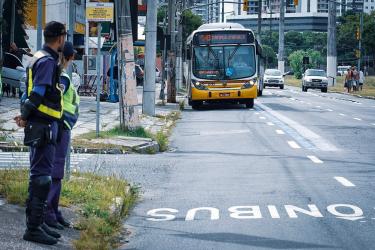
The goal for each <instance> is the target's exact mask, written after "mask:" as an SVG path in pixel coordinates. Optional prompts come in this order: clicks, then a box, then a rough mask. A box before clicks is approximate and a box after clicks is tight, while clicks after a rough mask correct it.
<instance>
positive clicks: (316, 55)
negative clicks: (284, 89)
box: [288, 49, 324, 79]
mask: <svg viewBox="0 0 375 250" xmlns="http://www.w3.org/2000/svg"><path fill="white" fill-rule="evenodd" d="M305 56H307V57H309V64H307V65H303V64H302V62H303V57H305ZM288 60H289V63H290V67H291V68H292V69H293V72H294V76H295V77H296V78H297V79H301V78H302V74H303V71H304V70H305V69H308V68H319V67H320V65H321V64H322V62H323V61H324V60H323V57H322V54H321V53H320V52H319V51H317V50H313V49H309V50H297V51H294V52H293V53H291V54H290V55H289V57H288Z"/></svg>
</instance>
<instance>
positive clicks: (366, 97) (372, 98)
mask: <svg viewBox="0 0 375 250" xmlns="http://www.w3.org/2000/svg"><path fill="white" fill-rule="evenodd" d="M328 92H330V93H335V94H342V95H347V96H354V97H358V98H364V99H370V100H375V97H373V96H362V95H357V94H349V93H345V92H339V91H333V90H331V91H330V90H328Z"/></svg>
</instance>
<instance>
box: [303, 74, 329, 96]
mask: <svg viewBox="0 0 375 250" xmlns="http://www.w3.org/2000/svg"><path fill="white" fill-rule="evenodd" d="M308 89H320V90H321V91H322V92H327V89H328V78H327V74H326V72H325V71H324V70H322V69H308V70H306V71H305V73H304V74H303V75H302V91H303V92H306V91H307V90H308Z"/></svg>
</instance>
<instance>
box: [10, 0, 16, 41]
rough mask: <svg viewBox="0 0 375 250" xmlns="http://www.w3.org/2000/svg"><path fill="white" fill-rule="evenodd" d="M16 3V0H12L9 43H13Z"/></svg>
mask: <svg viewBox="0 0 375 250" xmlns="http://www.w3.org/2000/svg"><path fill="white" fill-rule="evenodd" d="M16 3H17V0H12V13H11V15H12V16H11V21H10V44H12V43H14V27H15V22H16Z"/></svg>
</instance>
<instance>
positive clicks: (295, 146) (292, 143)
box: [288, 141, 301, 149]
mask: <svg viewBox="0 0 375 250" xmlns="http://www.w3.org/2000/svg"><path fill="white" fill-rule="evenodd" d="M288 144H289V146H290V147H291V148H294V149H298V148H301V147H300V145H298V144H297V142H295V141H288Z"/></svg>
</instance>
